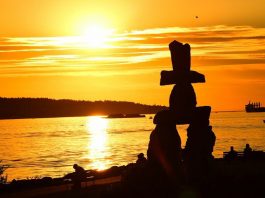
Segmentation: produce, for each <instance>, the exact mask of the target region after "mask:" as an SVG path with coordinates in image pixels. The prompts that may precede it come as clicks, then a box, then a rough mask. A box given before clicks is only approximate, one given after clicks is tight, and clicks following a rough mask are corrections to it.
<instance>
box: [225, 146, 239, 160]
mask: <svg viewBox="0 0 265 198" xmlns="http://www.w3.org/2000/svg"><path fill="white" fill-rule="evenodd" d="M236 158H237V151H235V150H234V147H233V146H231V147H230V151H229V152H228V154H227V159H230V160H234V159H236Z"/></svg>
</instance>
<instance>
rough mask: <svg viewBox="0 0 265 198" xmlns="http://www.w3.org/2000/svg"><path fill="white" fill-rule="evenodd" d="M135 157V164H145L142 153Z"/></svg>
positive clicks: (145, 160)
mask: <svg viewBox="0 0 265 198" xmlns="http://www.w3.org/2000/svg"><path fill="white" fill-rule="evenodd" d="M137 157H138V159H137V160H136V164H138V165H144V164H145V163H146V162H147V159H146V158H145V156H144V154H143V153H140V154H139V155H138V156H137Z"/></svg>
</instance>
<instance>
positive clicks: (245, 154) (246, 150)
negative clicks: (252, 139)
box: [244, 144, 252, 158]
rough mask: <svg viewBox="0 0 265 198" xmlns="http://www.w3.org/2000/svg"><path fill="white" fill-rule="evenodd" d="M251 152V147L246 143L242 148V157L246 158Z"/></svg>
mask: <svg viewBox="0 0 265 198" xmlns="http://www.w3.org/2000/svg"><path fill="white" fill-rule="evenodd" d="M251 152H252V148H251V147H250V146H249V144H246V147H245V149H244V157H245V158H248V157H249V156H250V154H251Z"/></svg>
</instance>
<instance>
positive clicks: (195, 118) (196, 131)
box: [147, 41, 215, 181]
mask: <svg viewBox="0 0 265 198" xmlns="http://www.w3.org/2000/svg"><path fill="white" fill-rule="evenodd" d="M169 50H170V53H171V61H172V65H173V70H172V71H162V72H161V79H160V85H171V84H174V87H173V89H172V91H171V94H170V98H169V109H168V110H164V111H161V112H158V113H157V114H156V116H155V118H154V124H156V129H155V130H154V131H153V132H152V134H151V136H150V142H149V147H148V153H147V154H148V159H149V161H156V162H158V163H160V165H161V167H162V168H163V169H165V170H167V168H168V167H170V170H171V171H170V172H172V169H175V170H176V171H175V172H179V171H177V170H178V169H179V167H176V166H175V165H176V164H181V162H182V160H181V159H180V158H179V156H180V152H181V146H180V145H181V143H180V141H181V140H180V138H179V134H178V131H177V129H176V125H178V124H189V127H188V129H187V132H188V134H187V135H188V138H187V142H186V146H185V149H184V153H183V154H182V155H183V156H184V165H185V167H186V172H187V177H188V180H189V181H195V180H198V179H201V176H202V175H203V172H204V170H205V169H207V162H208V159H210V158H212V151H213V146H214V143H215V135H214V133H213V132H212V130H211V126H209V117H210V112H211V107H209V106H204V107H196V104H197V102H196V94H195V91H194V89H193V86H192V83H203V82H205V77H204V75H203V74H200V73H198V72H196V71H191V70H190V64H191V57H190V45H189V44H184V45H183V44H182V43H180V42H177V41H173V42H171V43H170V44H169ZM169 126H170V127H169ZM173 126H174V127H173ZM164 136H165V137H167V138H163V137H164ZM154 137H157V138H154ZM154 139H155V141H154ZM157 139H158V140H157ZM170 139H172V140H176V139H178V140H177V141H175V143H174V141H169V140H170ZM168 144H169V145H168ZM157 145H159V146H157ZM161 145H168V146H167V147H163V146H161ZM167 149H168V150H167ZM170 149H171V150H170ZM157 151H159V154H158V152H157ZM161 153H162V154H161ZM164 153H166V154H167V156H165V155H164ZM161 155H162V156H163V155H164V156H163V157H162V158H163V160H162V161H161ZM165 162H166V164H165ZM163 163H164V164H163ZM173 172H174V171H173Z"/></svg>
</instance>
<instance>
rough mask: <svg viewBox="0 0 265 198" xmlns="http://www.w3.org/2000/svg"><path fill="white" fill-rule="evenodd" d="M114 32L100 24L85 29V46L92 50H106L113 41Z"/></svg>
mask: <svg viewBox="0 0 265 198" xmlns="http://www.w3.org/2000/svg"><path fill="white" fill-rule="evenodd" d="M113 32H114V30H113V29H110V28H106V27H104V26H103V25H100V24H93V25H90V26H88V27H87V28H85V30H84V33H83V35H82V38H83V39H82V40H83V42H84V44H85V45H86V46H88V47H90V48H105V47H107V43H108V42H109V41H110V40H111V36H112V35H113Z"/></svg>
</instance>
